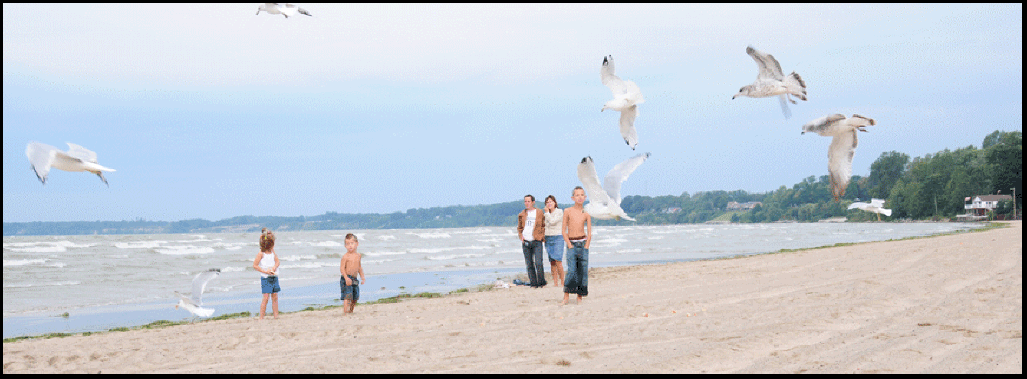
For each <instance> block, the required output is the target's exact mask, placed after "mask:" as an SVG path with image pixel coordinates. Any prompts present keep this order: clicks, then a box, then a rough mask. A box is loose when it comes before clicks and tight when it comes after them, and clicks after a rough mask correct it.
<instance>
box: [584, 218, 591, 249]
mask: <svg viewBox="0 0 1027 379" xmlns="http://www.w3.org/2000/svg"><path fill="white" fill-rule="evenodd" d="M585 224H586V225H588V237H587V238H586V239H585V249H586V250H587V249H588V247H589V245H591V244H592V215H590V214H588V213H585Z"/></svg>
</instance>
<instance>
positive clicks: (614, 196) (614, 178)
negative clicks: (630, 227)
mask: <svg viewBox="0 0 1027 379" xmlns="http://www.w3.org/2000/svg"><path fill="white" fill-rule="evenodd" d="M647 158H649V153H645V154H639V155H636V156H634V157H631V158H628V160H626V161H624V162H621V163H620V164H618V165H616V166H613V169H612V170H610V172H608V173H606V178H604V179H603V186H600V185H599V174H597V173H596V166H595V162H593V161H592V157H591V156H589V157H585V158H582V159H581V163H579V164H578V179H580V180H581V184H583V187H584V188H585V194H586V195H588V196H589V201H588V204H586V205H585V212H588V214H590V215H592V217H595V218H598V219H602V220H609V219H615V220H618V221H619V220H620V219H622V218H623V219H625V220H629V221H635V219H633V218H631V217H628V214H627V213H624V210H623V209H621V207H620V202H621V196H620V185H621V183H623V182H624V181H625V180H627V179H628V175H631V173H632V172H634V171H635V169H636V168H638V166H639V165H641V164H642V162H645V160H646V159H647Z"/></svg>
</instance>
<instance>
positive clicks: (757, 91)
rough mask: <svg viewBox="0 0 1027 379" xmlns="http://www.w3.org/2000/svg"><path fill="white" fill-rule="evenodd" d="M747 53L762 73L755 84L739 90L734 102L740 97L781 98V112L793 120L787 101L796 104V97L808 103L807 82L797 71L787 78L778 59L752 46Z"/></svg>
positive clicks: (758, 75)
mask: <svg viewBox="0 0 1027 379" xmlns="http://www.w3.org/2000/svg"><path fill="white" fill-rule="evenodd" d="M745 52H746V53H748V54H749V56H751V57H752V59H753V60H754V61H756V65H757V66H759V69H760V72H759V74H757V75H756V81H755V82H753V83H752V84H750V85H747V86H745V87H742V88H741V89H739V90H738V93H737V94H735V95H734V96H732V97H731V99H732V100H733V99H734V98H736V97H739V96H748V97H770V96H780V99H781V111H782V112H784V114H785V118H791V117H792V112H791V111H790V110H788V103H787V102H786V100H787V101H791V102H792V104H796V102H795V100H792V96H795V97H798V98H799V99H802V101H806V82H804V81H802V78H801V77H799V74H797V73H795V71H792V73H791V74H789V75H788V76H785V75H784V72H783V71H781V64H780V63H777V59H774V56H773V55H770V54H763V53H761V52H760V51H759V50H756V49H753V48H752V46H749V47H746V48H745Z"/></svg>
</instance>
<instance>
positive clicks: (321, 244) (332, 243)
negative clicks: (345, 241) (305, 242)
mask: <svg viewBox="0 0 1027 379" xmlns="http://www.w3.org/2000/svg"><path fill="white" fill-rule="evenodd" d="M310 246H317V247H340V246H343V245H342V244H341V243H338V242H335V241H323V242H317V243H314V242H311V243H310ZM279 259H280V258H279Z"/></svg>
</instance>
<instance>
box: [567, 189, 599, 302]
mask: <svg viewBox="0 0 1027 379" xmlns="http://www.w3.org/2000/svg"><path fill="white" fill-rule="evenodd" d="M571 199H572V200H574V206H573V207H570V208H569V209H567V210H565V211H563V240H564V241H565V242H566V243H567V277H566V278H564V281H563V303H561V304H564V305H566V304H567V300H569V298H570V294H572V293H573V294H577V295H578V304H581V298H582V297H584V296H588V247H589V245H591V243H592V216H591V215H589V214H588V213H587V212H585V199H587V197H586V196H585V190H584V189H583V188H581V186H578V187H574V191H573V192H571ZM586 226H587V227H588V232H587V233H586V232H585V227H586Z"/></svg>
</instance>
